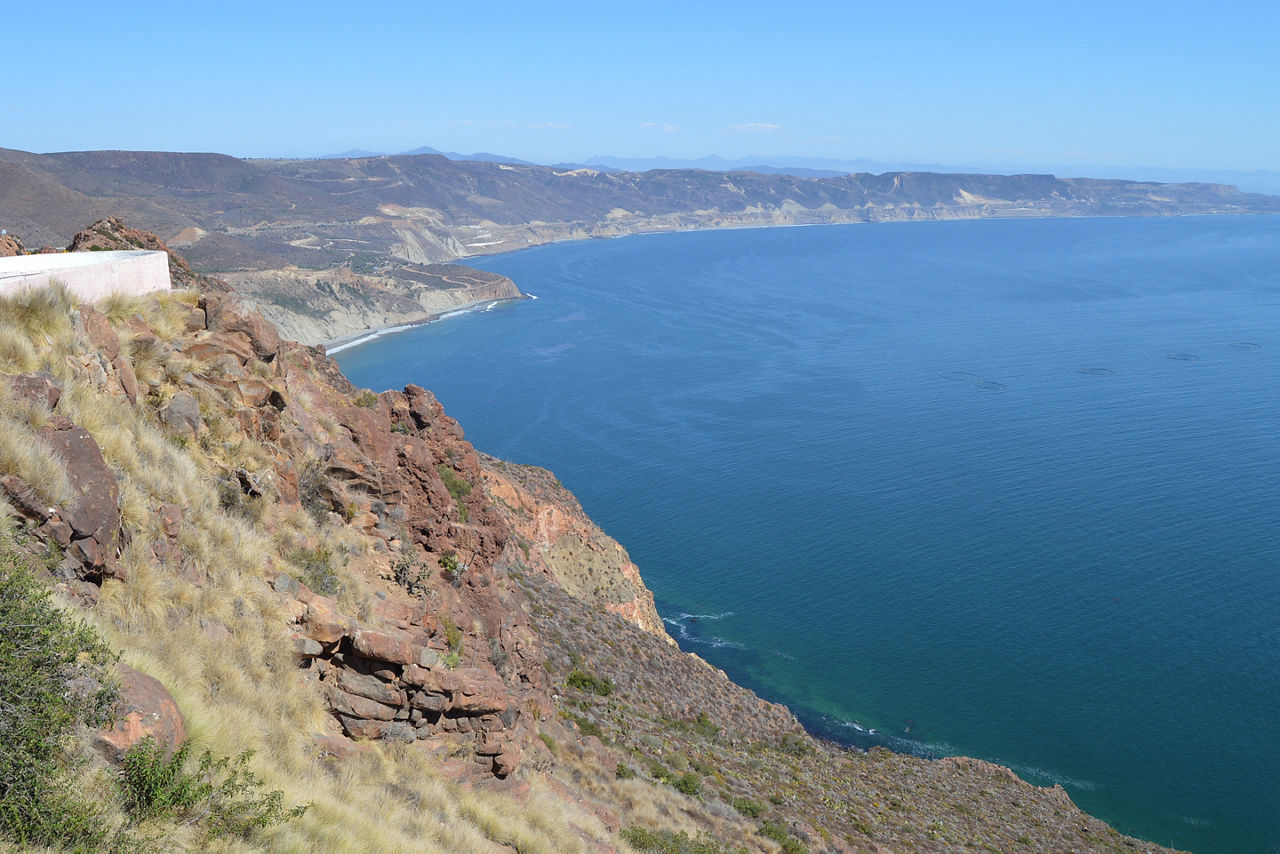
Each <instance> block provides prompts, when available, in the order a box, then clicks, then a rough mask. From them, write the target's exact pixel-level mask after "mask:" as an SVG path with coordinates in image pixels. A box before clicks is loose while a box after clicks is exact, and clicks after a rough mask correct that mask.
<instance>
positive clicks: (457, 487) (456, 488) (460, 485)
mask: <svg viewBox="0 0 1280 854" xmlns="http://www.w3.org/2000/svg"><path fill="white" fill-rule="evenodd" d="M436 471H437V472H438V473H439V475H440V480H442V481H443V482H444V488H445V489H447V490H449V494H450V495H452V496H453V497H454V500H455V501H461V500H462V499H463V498H465V497H466V496H468V495H470V494H471V484H469V483H467V482H466V481H465V480H463V479H462V478H461V477H459V476H458V473H457V472H456V471H454V470H453V468H452V467H450V466H448V465H446V464H445V463H440V465H438V466H436Z"/></svg>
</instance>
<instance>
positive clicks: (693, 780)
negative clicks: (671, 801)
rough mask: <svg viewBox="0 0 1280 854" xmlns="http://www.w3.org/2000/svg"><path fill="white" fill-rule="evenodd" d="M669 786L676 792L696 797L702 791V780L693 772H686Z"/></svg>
mask: <svg viewBox="0 0 1280 854" xmlns="http://www.w3.org/2000/svg"><path fill="white" fill-rule="evenodd" d="M671 785H673V786H675V787H676V791H677V792H682V793H684V794H686V795H696V794H698V792H699V791H700V790H701V789H702V778H701V777H699V776H698V775H697V774H695V773H694V772H693V771H686V772H684V773H683V774H681V775H680V776H679V777H678V778H676V780H675V782H673V783H672V784H671Z"/></svg>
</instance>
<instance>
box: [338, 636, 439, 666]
mask: <svg viewBox="0 0 1280 854" xmlns="http://www.w3.org/2000/svg"><path fill="white" fill-rule="evenodd" d="M425 645H426V638H425V637H422V636H421V635H415V634H411V633H410V632H405V631H401V630H399V629H387V630H385V631H377V630H374V629H366V628H358V629H356V630H355V631H354V632H352V633H351V646H352V647H353V648H354V649H355V651H356V652H358V653H360V654H361V655H363V656H364V657H365V658H372V659H374V660H375V661H387V662H390V663H392V664H413V663H414V662H416V661H417V660H418V653H419V652H420V651H421V649H422V647H423V646H425Z"/></svg>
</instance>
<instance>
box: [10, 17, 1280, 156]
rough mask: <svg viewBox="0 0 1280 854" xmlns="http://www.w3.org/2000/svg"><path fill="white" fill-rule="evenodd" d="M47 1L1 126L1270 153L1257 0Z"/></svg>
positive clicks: (169, 146)
mask: <svg viewBox="0 0 1280 854" xmlns="http://www.w3.org/2000/svg"><path fill="white" fill-rule="evenodd" d="M54 5H55V6H56V9H55V10H53V11H50V8H49V6H48V5H45V4H35V3H22V4H11V5H10V6H9V8H7V9H6V11H5V14H4V18H5V29H6V34H5V44H4V47H3V50H2V51H0V80H3V83H4V86H3V91H4V92H5V93H6V97H5V98H4V99H3V103H0V147H8V148H21V149H26V150H32V151H62V150H75V149H89V148H125V149H164V150H186V151H221V152H226V153H228V154H234V155H238V156H278V155H300V156H311V155H320V154H327V153H332V152H337V151H344V150H346V149H350V148H364V149H373V150H378V151H403V150H406V149H410V148H415V147H417V146H420V145H430V146H433V147H435V148H439V149H444V150H453V151H462V152H467V153H469V152H473V151H489V152H497V153H501V154H507V155H511V156H515V157H522V158H525V159H529V160H535V161H539V162H555V161H571V160H583V159H586V158H588V157H591V156H594V155H602V154H614V155H624V156H668V157H699V156H703V155H708V154H719V155H722V156H725V157H729V158H735V157H743V156H748V155H753V156H762V157H768V156H780V155H803V156H812V157H832V158H842V159H853V158H859V157H865V158H871V159H875V160H881V161H912V162H923V163H947V164H968V165H975V166H981V165H987V164H1001V165H1008V164H1014V165H1017V164H1028V165H1033V164H1044V163H1079V164H1086V165H1088V164H1093V165H1110V166H1125V165H1145V166H1165V167H1175V168H1195V167H1198V168H1206V169H1241V170H1253V169H1272V170H1274V169H1280V62H1277V60H1276V59H1275V55H1276V54H1277V52H1278V51H1277V47H1278V45H1277V41H1276V40H1277V33H1280V4H1275V3H1231V2H1218V3H1212V4H1211V3H1198V4H1185V3H1177V2H1163V3H1124V2H1112V3H1093V2H1073V3H1069V4H1067V3H1046V2H1036V0H1023V2H1010V3H988V2H917V1H916V0H907V2H874V3H862V2H805V0H793V2H790V3H779V2H771V3H758V2H737V3H734V4H716V6H715V7H714V8H713V7H712V6H711V5H710V4H704V3H696V2H682V3H672V2H660V1H659V2H654V0H650V2H645V3H630V2H622V3H618V2H615V3H609V2H608V0H595V2H589V3H586V2H582V3H579V2H562V3H532V2H521V3H508V2H500V0H495V2H486V3H460V2H450V3H432V2H416V3H400V2H380V3H376V4H355V3H330V2H312V3H305V4H303V3H280V2H270V0H268V1H267V2H258V3H244V2H238V0H230V1H229V2H224V3H219V4H213V3H204V2H195V3H187V4H179V3H172V2H166V3H163V4H159V3H156V4H151V3H127V2H122V3H117V4H114V5H112V6H109V7H104V6H103V5H102V4H101V3H93V4H87V3H86V4H76V3H62V4H54ZM17 34H21V35H20V36H19V37H17V38H14V36H15V35H17Z"/></svg>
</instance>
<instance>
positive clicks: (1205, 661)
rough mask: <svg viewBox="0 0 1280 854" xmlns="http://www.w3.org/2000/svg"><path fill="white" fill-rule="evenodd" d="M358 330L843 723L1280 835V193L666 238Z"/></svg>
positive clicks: (744, 668) (536, 253) (1237, 834)
mask: <svg viewBox="0 0 1280 854" xmlns="http://www.w3.org/2000/svg"><path fill="white" fill-rule="evenodd" d="M476 266H480V267H484V268H485V269H490V270H495V271H498V272H501V273H505V274H507V275H510V276H511V277H513V278H514V279H515V280H516V282H517V283H518V284H519V285H520V286H521V287H522V289H524V290H525V291H527V292H531V293H533V294H536V295H537V296H538V297H539V298H538V299H537V300H536V301H529V302H523V303H519V304H509V305H501V306H496V307H494V308H493V309H492V310H491V311H488V312H482V313H475V314H470V315H466V316H462V317H457V318H452V319H449V320H447V321H445V322H442V323H439V324H435V325H433V326H430V327H424V328H419V329H415V330H411V331H408V332H404V333H401V334H398V335H393V336H386V337H384V338H381V339H378V340H377V341H376V342H373V343H370V344H367V345H364V346H361V347H357V348H354V349H351V350H347V351H344V352H342V353H340V354H338V357H337V358H338V360H339V362H340V363H341V364H342V367H343V369H344V370H345V371H346V373H347V375H348V376H349V377H350V378H351V379H352V380H353V381H354V382H355V383H356V384H358V385H363V386H368V387H372V388H375V389H382V388H389V387H399V386H402V385H404V384H405V383H408V382H415V383H419V384H421V385H424V386H426V387H428V388H431V389H432V390H434V391H435V392H436V394H437V395H438V396H439V398H440V400H441V401H442V402H443V403H444V405H445V407H446V409H447V410H448V411H449V412H450V413H451V414H452V415H453V416H454V417H456V418H457V419H458V420H459V421H460V422H461V423H462V424H463V426H464V427H465V429H466V431H467V436H468V438H469V439H470V440H471V441H473V442H474V443H475V444H476V445H477V446H478V447H480V448H482V449H484V450H487V451H489V452H491V453H495V454H498V455H500V456H503V457H507V458H510V459H514V460H518V461H521V462H528V463H536V464H539V465H544V466H546V467H548V468H550V469H552V470H554V471H555V472H556V474H557V476H558V477H559V478H560V479H561V480H562V481H563V482H564V483H565V484H566V485H567V486H569V487H570V488H571V489H572V490H573V491H574V492H575V493H576V494H577V495H578V496H579V497H580V498H581V499H582V502H583V504H584V506H585V507H586V509H587V511H588V512H589V513H590V514H591V515H592V516H593V517H594V518H595V519H596V520H597V521H598V522H600V524H601V525H602V526H603V527H604V528H605V529H606V530H607V531H609V533H611V534H612V535H613V536H615V537H616V538H618V539H619V540H620V541H621V542H622V543H623V544H624V545H625V546H626V547H627V548H628V549H629V550H630V552H631V554H632V557H633V558H634V559H635V560H636V562H637V563H638V564H639V565H640V567H641V570H642V572H643V573H644V576H645V579H646V581H647V582H648V584H649V586H650V587H651V588H653V590H654V592H655V594H656V596H657V599H658V605H659V610H660V611H661V612H662V614H663V616H664V618H666V619H667V620H668V622H669V623H670V629H671V631H672V633H673V634H674V635H676V636H677V637H678V638H679V640H680V642H681V644H682V645H684V646H685V647H686V648H687V649H691V650H694V651H696V652H698V653H699V654H700V655H703V656H704V657H706V658H707V659H709V660H710V661H712V662H714V663H715V664H717V665H718V666H720V667H723V668H724V669H725V670H727V671H728V672H729V673H730V675H732V676H733V677H734V678H735V679H737V680H739V681H741V682H744V683H746V684H749V685H751V686H752V687H754V688H756V689H757V690H758V691H759V692H760V693H762V694H764V695H766V696H768V697H770V698H772V699H776V700H780V701H784V702H786V703H788V704H789V705H790V706H791V707H792V708H793V709H794V710H795V711H796V712H797V714H799V715H800V716H801V718H802V720H804V721H805V723H806V724H807V725H808V726H810V727H811V728H812V729H814V730H816V731H818V732H819V733H821V734H824V735H827V736H829V737H832V738H835V739H839V740H843V741H846V742H849V743H852V744H857V745H861V746H866V745H869V744H875V743H882V744H887V745H889V746H891V747H893V748H895V749H899V750H912V751H916V752H920V753H925V754H951V753H962V754H968V755H972V756H978V757H982V758H984V759H989V760H992V761H996V762H1000V763H1003V764H1006V765H1009V766H1011V767H1013V768H1014V769H1016V770H1017V771H1018V773H1020V774H1021V775H1023V776H1024V777H1026V778H1027V779H1029V780H1031V781H1032V782H1035V783H1039V784H1042V785H1043V784H1051V783H1055V782H1056V783H1060V784H1061V785H1063V786H1064V787H1065V788H1066V789H1067V791H1068V792H1069V793H1070V794H1071V796H1072V798H1073V799H1074V800H1075V801H1076V802H1077V803H1078V804H1080V805H1081V806H1082V807H1084V808H1085V809H1087V810H1089V811H1091V812H1094V813H1095V814H1097V815H1099V816H1101V817H1103V818H1105V819H1107V820H1108V821H1110V822H1112V823H1113V824H1114V825H1116V826H1117V827H1119V828H1120V829H1122V830H1124V831H1126V832H1130V833H1134V834H1137V835H1139V836H1143V837H1146V838H1149V839H1152V840H1154V841H1157V842H1161V843H1164V844H1170V843H1172V844H1174V845H1177V846H1180V847H1189V848H1194V849H1195V850H1199V851H1214V850H1217V851H1235V850H1248V851H1267V850H1280V739H1278V738H1277V726H1276V722H1277V716H1278V713H1280V608H1278V606H1280V525H1277V521H1280V520H1278V518H1277V517H1278V515H1280V467H1278V465H1277V463H1280V431H1277V424H1278V422H1277V417H1276V416H1277V414H1278V409H1280V394H1277V377H1280V334H1278V332H1280V218H1277V219H1269V218H1228V217H1213V218H1180V219H1092V220H1022V221H981V222H948V223H904V224H891V225H890V224H885V225H855V226H837V227H823V228H798V229H767V230H744V231H725V232H704V233H691V234H673V235H650V236H640V237H632V238H626V239H621V240H610V241H595V242H587V243H576V244H565V245H560V246H552V247H544V248H541V249H535V250H529V251H525V252H519V253H513V254H511V255H506V256H496V257H492V258H486V259H483V260H480V261H477V262H476Z"/></svg>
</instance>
